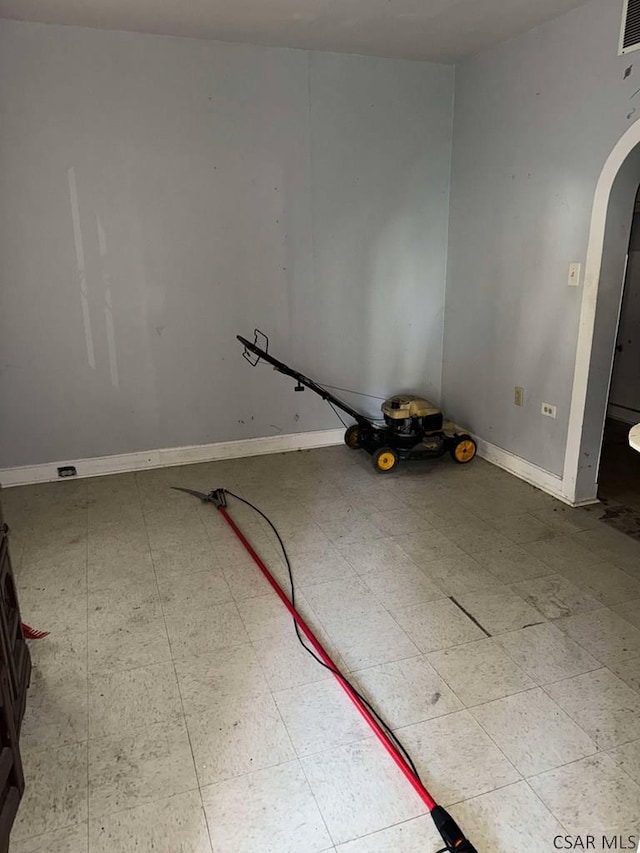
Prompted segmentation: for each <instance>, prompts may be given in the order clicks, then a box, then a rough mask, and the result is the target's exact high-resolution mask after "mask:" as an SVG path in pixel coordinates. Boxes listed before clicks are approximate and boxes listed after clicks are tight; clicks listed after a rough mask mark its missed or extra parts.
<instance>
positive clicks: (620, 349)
mask: <svg viewBox="0 0 640 853" xmlns="http://www.w3.org/2000/svg"><path fill="white" fill-rule="evenodd" d="M637 423H640V189H639V190H638V193H637V194H636V199H635V204H634V209H633V220H632V224H631V234H630V237H629V247H628V250H627V265H626V270H625V276H624V285H623V291H622V301H621V305H620V315H619V320H618V333H617V337H616V349H615V354H614V359H613V369H612V372H611V383H610V386H609V399H608V405H607V417H606V422H605V430H604V436H603V441H602V451H601V455H600V471H599V474H598V497H599V498H600V500H602V501H603V503H605V504H606V506H607V508H608V510H609V511H614V512H618V513H620V514H621V516H622V518H623V519H624V518H626V520H627V521H628V522H629V523H631V524H632V525H633V527H634V528H635V527H637V525H638V520H640V453H637V452H636V451H635V450H633V449H632V448H631V447H630V446H629V430H630V428H631V427H632V426H634V425H635V424H637Z"/></svg>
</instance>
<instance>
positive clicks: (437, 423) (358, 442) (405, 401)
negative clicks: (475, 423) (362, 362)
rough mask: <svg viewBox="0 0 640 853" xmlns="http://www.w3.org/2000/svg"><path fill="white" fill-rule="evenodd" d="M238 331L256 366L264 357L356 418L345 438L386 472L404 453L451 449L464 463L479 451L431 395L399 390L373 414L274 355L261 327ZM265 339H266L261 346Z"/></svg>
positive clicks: (414, 454)
mask: <svg viewBox="0 0 640 853" xmlns="http://www.w3.org/2000/svg"><path fill="white" fill-rule="evenodd" d="M237 337H238V340H239V341H240V343H241V344H243V346H244V352H243V356H244V358H246V359H247V361H248V362H249V364H251V366H252V367H255V366H256V364H257V363H258V362H259V361H260V359H263V360H264V361H266V362H268V363H269V364H271V365H273V367H274V369H275V370H278V371H279V372H280V373H284V374H285V375H286V376H291V377H292V378H293V379H295V380H296V382H297V383H298V384H297V386H296V391H303V390H304V387H305V386H306V387H307V388H310V389H311V390H312V391H314V392H315V393H316V394H318V395H319V396H320V397H322V399H323V400H326V401H327V402H328V403H329V404H330V405H331V406H334V407H335V408H338V409H341V410H342V411H343V412H345V413H346V414H347V415H349V417H351V418H353V420H354V421H355V423H354V424H352V425H351V426H349V427H347V431H346V432H345V434H344V441H345V444H346V445H347V447H350V448H351V449H352V450H357V449H358V448H362V449H363V450H366V451H367V453H370V454H371V456H372V457H373V464H374V467H375V469H376V470H377V471H380V473H382V474H386V473H387V472H389V471H393V469H394V468H395V467H396V466H397V465H398V462H399V461H400V460H401V459H411V460H413V459H428V458H431V457H434V456H442V455H443V454H444V453H446V452H447V450H448V451H449V453H450V454H451V457H452V458H453V459H454V460H455V461H456V462H458V463H460V464H461V465H464V464H466V463H467V462H471V460H472V459H473V457H474V456H475V455H476V443H475V441H474V440H473V439H472V438H471V436H470V435H467V434H466V433H463V432H460V431H459V430H458V429H457V427H456V426H455V425H454V424H452V423H448V422H445V421H444V420H443V417H442V412H441V411H440V409H438V407H437V406H434V405H433V403H430V402H429V401H428V400H423V399H421V398H420V397H413V396H411V395H409V394H396V395H395V396H393V397H389V399H388V400H385V401H384V403H383V404H382V413H383V415H384V420H373V419H372V418H368V417H366V416H365V415H363V414H362V413H361V412H358V411H357V410H356V409H353V408H352V407H351V406H349V405H347V403H345V402H343V401H342V400H340V399H339V398H338V397H336V396H335V395H334V394H332V393H331V392H330V391H328V390H327V389H326V388H325V387H323V386H322V385H319V384H318V383H317V382H314V381H313V379H309V378H308V377H307V376H304V375H303V374H302V373H299V372H298V371H297V370H294V369H293V368H291V367H289V366H288V365H286V364H284V363H283V362H282V361H278V359H277V358H274V357H273V356H272V355H269V339H268V337H267V336H266V335H265V334H264V333H263V332H261V331H260V330H259V329H255V330H254V339H253V343H252V342H251V341H248V340H247V339H246V338H243V337H241V336H240V335H238V336H237ZM259 341H260V342H261V343H263V344H264V345H263V346H259V345H258V342H259Z"/></svg>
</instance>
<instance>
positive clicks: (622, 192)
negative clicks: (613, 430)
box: [562, 120, 640, 504]
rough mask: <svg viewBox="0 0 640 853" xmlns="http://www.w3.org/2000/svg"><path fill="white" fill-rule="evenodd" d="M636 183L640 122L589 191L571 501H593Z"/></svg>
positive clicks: (567, 482) (571, 432)
mask: <svg viewBox="0 0 640 853" xmlns="http://www.w3.org/2000/svg"><path fill="white" fill-rule="evenodd" d="M639 184H640V120H639V121H636V122H635V123H634V124H633V125H632V126H631V127H630V128H629V129H628V130H627V131H626V133H625V134H624V135H623V136H622V137H621V138H620V140H619V141H618V143H617V144H616V146H615V147H614V149H613V150H612V152H611V154H610V155H609V157H608V158H607V161H606V163H605V165H604V167H603V169H602V172H601V174H600V177H599V179H598V183H597V186H596V191H595V195H594V201H593V208H592V214H591V225H590V229H589V242H588V248H587V257H586V261H585V273H584V283H583V293H582V302H581V308H580V323H579V329H578V342H577V346H576V361H575V369H574V380H573V390H572V395H571V407H570V413H569V427H568V432H567V445H566V452H565V463H564V473H563V480H562V491H563V496H564V497H565V499H566V500H568V501H569V502H571V503H573V504H585V503H592V502H593V501H595V499H596V496H597V479H598V466H599V459H600V449H601V446H602V437H603V432H604V424H605V417H606V410H607V400H608V395H609V384H610V380H611V370H612V365H613V356H614V351H615V344H616V334H617V327H618V316H619V310H620V302H621V297H622V290H623V283H624V272H625V265H626V254H627V247H628V242H629V234H630V231H631V223H632V219H633V210H634V201H635V197H636V193H637V190H638V185H639Z"/></svg>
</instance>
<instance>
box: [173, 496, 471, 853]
mask: <svg viewBox="0 0 640 853" xmlns="http://www.w3.org/2000/svg"><path fill="white" fill-rule="evenodd" d="M183 491H189V490H188V489H187V490H183ZM194 494H196V495H197V496H199V497H201V498H202V497H204V499H205V500H209V501H211V502H212V503H213V504H214V505H215V507H216V509H217V510H218V512H220V513H221V515H222V516H223V517H224V519H225V521H226V522H227V524H228V525H229V527H231V529H232V530H233V532H234V533H235V534H236V536H237V537H238V539H239V540H240V542H242V544H243V545H244V547H245V549H246V550H247V552H248V553H249V555H250V556H251V558H252V559H253V562H254V563H255V564H256V565H257V567H258V568H259V569H260V571H261V572H262V574H263V575H264V576H265V578H266V579H267V580H268V581H269V583H270V584H271V586H272V587H273V589H274V591H275V592H276V594H277V596H278V598H279V599H280V601H282V603H283V604H284V606H285V607H286V608H287V610H288V611H289V613H290V614H291V616H292V617H293V619H294V620H295V622H296V624H297V625H298V627H299V628H300V630H301V631H302V633H303V634H304V635H305V637H306V638H307V640H309V642H310V643H311V645H312V646H313V648H314V650H315V651H316V653H317V654H318V656H319V657H320V658H321V660H322V661H323V662H324V663H325V664H326V665H327V666H328V667H329V669H330V670H331V672H332V673H333V675H334V677H335V679H336V681H337V682H338V683H339V684H340V686H341V687H342V689H343V690H344V692H345V693H346V694H347V696H348V697H349V699H351V701H352V702H353V704H354V705H355V707H356V708H357V709H358V711H359V712H360V713H361V714H362V716H363V717H364V719H365V720H366V721H367V723H368V725H369V728H370V729H371V730H372V731H373V733H374V734H375V736H376V737H377V738H378V740H379V741H380V743H381V744H382V745H383V746H384V748H385V749H386V750H387V752H388V753H389V755H390V756H391V758H393V760H394V761H395V763H396V765H397V766H398V767H399V768H400V770H401V771H402V773H404V775H405V777H406V778H407V780H408V781H409V783H410V784H411V787H412V788H413V789H414V791H415V792H416V794H417V795H418V796H419V797H420V799H421V800H422V802H423V803H424V804H425V806H426V807H427V809H428V810H429V812H430V813H431V817H432V819H433V822H434V824H435V826H436V829H437V830H438V832H439V833H440V835H441V836H442V839H443V841H444V843H445V845H446V847H445V849H446V850H449V851H452V853H477V851H476V848H475V847H474V846H473V844H472V843H471V842H470V841H469V839H468V838H466V837H465V835H464V833H463V832H462V830H461V829H460V827H459V826H458V824H457V823H456V821H455V820H454V819H453V818H452V817H451V815H450V814H449V812H448V811H447V810H446V809H444V808H443V807H442V806H439V805H438V804H437V803H436V801H435V800H434V799H433V797H432V796H431V794H430V793H429V792H428V791H427V789H426V788H425V787H424V785H423V784H422V782H421V781H420V779H419V778H418V777H417V775H416V774H415V773H414V772H413V770H412V769H411V767H410V766H409V764H408V763H407V761H406V760H405V758H404V756H402V755H401V753H400V752H399V751H398V749H397V747H396V745H395V744H394V743H393V741H392V740H391V738H390V737H389V736H388V735H387V733H386V732H385V731H384V729H383V728H382V727H381V726H380V725H379V723H378V721H377V720H376V718H375V717H374V716H373V714H372V713H371V711H369V709H368V708H367V706H366V705H365V704H364V702H363V701H362V700H361V699H360V697H359V696H358V695H357V693H355V692H354V690H353V688H352V687H351V685H350V684H349V682H348V681H347V680H346V678H345V677H344V676H343V675H342V674H341V673H340V671H339V669H338V667H337V666H336V665H335V663H334V662H333V661H332V659H331V657H330V656H329V654H328V652H327V651H326V649H325V648H324V646H323V645H322V643H321V642H320V640H318V638H317V637H316V635H315V634H314V633H313V631H312V630H311V628H310V627H309V626H308V625H307V623H306V622H305V621H304V619H303V618H302V616H301V615H300V614H299V613H298V611H297V610H296V608H295V607H294V606H293V604H292V603H291V601H289V599H288V597H287V595H286V593H285V592H284V590H283V589H282V587H281V586H280V584H279V583H278V581H277V580H276V579H275V578H274V577H273V575H272V574H271V572H270V571H269V569H268V568H267V566H266V565H265V563H264V562H263V560H262V559H261V557H260V556H259V555H258V554H257V553H256V551H255V550H254V549H253V547H252V545H251V543H250V542H249V540H248V539H247V537H246V536H245V535H244V533H243V532H242V531H241V530H240V528H239V527H238V525H237V524H236V523H235V521H234V520H233V519H232V518H231V516H230V515H229V513H228V512H227V509H226V499H225V497H224V489H218V490H216V491H213V492H211V493H210V494H209V495H204V496H203V495H198V493H197V492H194Z"/></svg>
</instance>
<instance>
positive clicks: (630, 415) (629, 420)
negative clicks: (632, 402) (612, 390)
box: [607, 403, 640, 426]
mask: <svg viewBox="0 0 640 853" xmlns="http://www.w3.org/2000/svg"><path fill="white" fill-rule="evenodd" d="M607 417H608V418H612V419H613V420H614V421H622V423H624V424H631V426H634V425H635V424H637V423H638V421H640V415H639V414H638V412H634V411H632V410H631V409H625V407H624V406H614V405H613V403H609V405H608V406H607Z"/></svg>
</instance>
